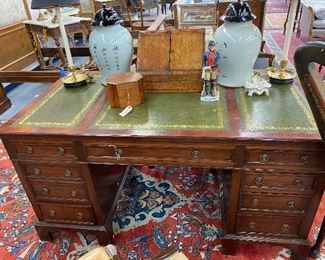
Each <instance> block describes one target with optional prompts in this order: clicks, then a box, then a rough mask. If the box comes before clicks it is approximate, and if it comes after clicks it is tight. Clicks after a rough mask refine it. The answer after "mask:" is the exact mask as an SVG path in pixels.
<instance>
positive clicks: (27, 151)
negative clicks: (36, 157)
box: [25, 146, 33, 154]
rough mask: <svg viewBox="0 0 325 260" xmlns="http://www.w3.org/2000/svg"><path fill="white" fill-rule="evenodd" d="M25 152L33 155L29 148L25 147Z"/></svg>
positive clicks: (31, 149)
mask: <svg viewBox="0 0 325 260" xmlns="http://www.w3.org/2000/svg"><path fill="white" fill-rule="evenodd" d="M25 152H26V153H28V154H32V153H33V148H32V147H31V146H26V147H25Z"/></svg>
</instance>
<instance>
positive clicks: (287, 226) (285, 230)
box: [281, 224, 290, 232]
mask: <svg viewBox="0 0 325 260" xmlns="http://www.w3.org/2000/svg"><path fill="white" fill-rule="evenodd" d="M281 229H282V231H284V232H288V231H289V229H290V225H288V224H283V225H282V227H281Z"/></svg>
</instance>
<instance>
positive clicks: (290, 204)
mask: <svg viewBox="0 0 325 260" xmlns="http://www.w3.org/2000/svg"><path fill="white" fill-rule="evenodd" d="M287 204H288V208H289V209H293V208H294V207H295V206H296V202H294V201H293V200H290V201H288V203H287Z"/></svg>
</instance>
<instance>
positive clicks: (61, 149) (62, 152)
mask: <svg viewBox="0 0 325 260" xmlns="http://www.w3.org/2000/svg"><path fill="white" fill-rule="evenodd" d="M57 151H58V153H59V155H64V152H65V151H64V148H63V147H61V146H59V147H58V150H57Z"/></svg>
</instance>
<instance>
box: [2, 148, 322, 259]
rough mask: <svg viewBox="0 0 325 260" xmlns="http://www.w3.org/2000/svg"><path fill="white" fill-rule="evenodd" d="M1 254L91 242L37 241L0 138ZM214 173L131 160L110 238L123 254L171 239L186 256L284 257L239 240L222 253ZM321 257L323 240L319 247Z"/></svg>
mask: <svg viewBox="0 0 325 260" xmlns="http://www.w3.org/2000/svg"><path fill="white" fill-rule="evenodd" d="M0 146H1V147H0V259H1V260H2V259H3V260H10V259H16V260H21V259H29V260H34V259H77V258H78V257H79V256H81V255H83V254H84V253H86V252H87V251H89V250H91V249H92V248H94V247H96V246H98V243H97V241H96V240H95V238H94V237H93V236H90V235H86V234H82V233H79V232H78V233H76V232H73V231H68V230H67V231H63V232H58V233H55V234H54V237H55V240H54V242H53V243H50V242H42V241H39V238H38V236H37V233H36V231H35V229H34V226H33V223H34V222H35V221H36V217H35V214H34V212H33V210H32V208H31V206H30V203H29V201H28V199H27V196H26V193H25V192H24V189H23V188H22V185H21V183H20V181H19V179H18V178H17V174H16V173H15V170H14V169H13V167H12V164H11V162H10V160H9V158H8V155H7V153H6V151H5V149H4V148H3V145H2V144H0ZM220 189H221V187H220V175H219V174H218V173H217V172H216V173H211V172H210V171H208V170H206V169H196V168H195V169H194V168H188V167H186V168H184V167H170V168H164V167H141V168H134V169H133V170H132V171H131V172H130V174H129V176H128V179H127V182H126V185H125V188H124V190H123V192H122V195H121V197H120V200H119V203H118V209H117V213H116V215H115V219H114V229H115V232H116V233H117V234H116V237H115V244H116V245H117V248H118V253H119V254H120V256H121V258H122V259H130V260H131V259H133V260H136V259H151V258H152V255H154V254H155V253H157V252H158V251H159V250H161V249H164V248H166V247H167V246H169V245H172V244H173V245H175V246H176V247H178V248H179V249H180V250H182V251H183V252H184V253H185V254H186V255H187V257H188V258H189V259H236V260H244V259H245V260H246V259H247V260H248V259H250V260H252V259H253V260H254V259H256V260H257V259H266V260H267V259H279V260H280V259H288V258H289V256H290V251H289V250H287V249H285V248H281V247H275V246H268V245H256V244H254V245H242V246H240V247H239V248H238V251H237V254H236V256H224V255H222V254H221V244H220V237H221V236H222V235H223V229H222V224H221V219H220ZM324 206H325V197H324V198H323V202H322V204H321V207H320V208H319V211H318V213H317V216H316V219H315V221H314V224H313V227H312V229H311V232H310V239H311V240H314V239H315V237H316V236H317V232H318V230H319V226H318V225H319V224H320V223H321V220H322V217H323V216H324V212H325V208H324ZM322 252H323V255H322V257H323V259H324V257H325V254H324V253H325V248H323V251H322Z"/></svg>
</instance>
